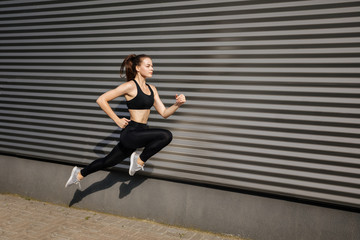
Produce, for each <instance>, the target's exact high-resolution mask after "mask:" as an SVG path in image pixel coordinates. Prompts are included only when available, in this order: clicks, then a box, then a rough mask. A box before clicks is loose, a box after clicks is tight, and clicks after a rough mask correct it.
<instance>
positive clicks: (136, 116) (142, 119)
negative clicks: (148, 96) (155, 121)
mask: <svg viewBox="0 0 360 240" xmlns="http://www.w3.org/2000/svg"><path fill="white" fill-rule="evenodd" d="M129 113H130V120H131V121H134V122H138V123H144V124H146V123H147V121H148V119H149V115H150V109H129Z"/></svg>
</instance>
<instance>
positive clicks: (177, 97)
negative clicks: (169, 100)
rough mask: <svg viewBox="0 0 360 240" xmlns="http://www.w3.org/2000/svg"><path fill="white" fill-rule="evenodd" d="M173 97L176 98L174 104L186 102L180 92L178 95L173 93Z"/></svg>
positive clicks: (178, 104) (179, 104)
mask: <svg viewBox="0 0 360 240" xmlns="http://www.w3.org/2000/svg"><path fill="white" fill-rule="evenodd" d="M175 99H176V103H175V105H176V106H178V107H180V106H181V105H183V104H184V103H185V102H186V98H185V96H184V94H180V95H177V94H176V95H175Z"/></svg>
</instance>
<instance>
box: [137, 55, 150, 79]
mask: <svg viewBox="0 0 360 240" xmlns="http://www.w3.org/2000/svg"><path fill="white" fill-rule="evenodd" d="M136 71H138V73H139V74H140V75H141V76H143V77H144V78H150V77H152V75H153V72H154V68H153V64H152V61H151V59H150V58H143V59H142V61H141V63H140V66H136Z"/></svg>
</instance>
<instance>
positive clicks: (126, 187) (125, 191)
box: [69, 172, 147, 207]
mask: <svg viewBox="0 0 360 240" xmlns="http://www.w3.org/2000/svg"><path fill="white" fill-rule="evenodd" d="M146 179H147V178H146V177H141V178H139V177H131V176H129V175H127V174H122V173H120V174H119V173H118V172H117V173H115V172H110V173H109V174H108V175H107V176H106V177H105V178H104V179H103V180H100V181H98V182H95V183H93V184H92V185H90V186H89V187H88V188H86V189H85V190H83V191H81V190H76V191H75V193H74V196H73V198H72V200H71V201H70V203H69V207H71V206H73V205H74V204H76V203H79V202H81V200H82V199H84V198H85V197H86V196H88V195H90V194H93V193H95V192H99V191H102V190H105V189H108V188H110V187H112V186H113V185H114V184H116V183H118V182H122V184H121V185H120V189H119V199H122V198H124V197H126V196H127V195H129V194H130V193H131V191H132V190H133V189H134V188H136V187H138V186H139V185H140V184H142V183H143V182H144V181H145V180H146Z"/></svg>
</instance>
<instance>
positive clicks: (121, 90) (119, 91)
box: [96, 82, 132, 128]
mask: <svg viewBox="0 0 360 240" xmlns="http://www.w3.org/2000/svg"><path fill="white" fill-rule="evenodd" d="M131 90H132V85H131V83H130V82H126V83H123V84H121V85H120V86H118V87H117V88H115V89H112V90H109V91H107V92H105V93H104V94H102V95H101V96H100V97H99V98H98V99H97V100H96V103H97V104H99V106H100V107H101V109H102V110H103V111H104V112H105V113H106V114H107V115H108V116H109V117H110V118H111V119H112V120H113V121H114V122H115V123H116V124H117V125H118V126H119V127H121V128H125V127H126V126H127V125H128V122H129V121H130V120H129V119H127V118H119V117H118V116H117V115H116V114H115V112H114V111H113V110H112V109H111V107H110V105H109V101H111V100H113V99H115V98H117V97H119V96H123V95H125V94H129V93H130V92H131Z"/></svg>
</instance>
